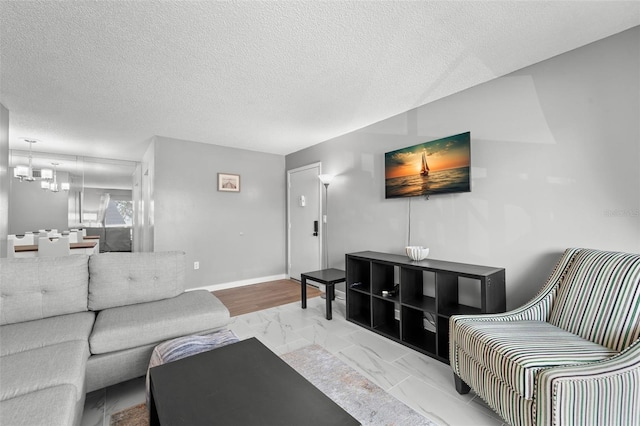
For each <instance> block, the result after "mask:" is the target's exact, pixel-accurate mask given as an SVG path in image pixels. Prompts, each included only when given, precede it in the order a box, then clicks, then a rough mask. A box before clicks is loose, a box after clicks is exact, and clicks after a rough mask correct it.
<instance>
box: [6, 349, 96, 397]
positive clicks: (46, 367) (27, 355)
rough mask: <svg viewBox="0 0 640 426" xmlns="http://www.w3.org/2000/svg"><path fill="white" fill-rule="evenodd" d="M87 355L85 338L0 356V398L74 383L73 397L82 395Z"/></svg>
mask: <svg viewBox="0 0 640 426" xmlns="http://www.w3.org/2000/svg"><path fill="white" fill-rule="evenodd" d="M88 358H89V347H88V345H87V342H86V341H81V340H74V341H72V342H64V343H59V344H56V345H51V346H45V347H42V348H37V349H31V350H28V351H23V352H19V353H15V354H12V355H5V356H3V357H0V377H2V380H1V381H0V400H5V399H11V398H15V397H17V396H20V395H24V394H27V393H30V392H34V391H38V390H41V389H46V388H50V387H52V386H58V385H73V386H74V387H75V400H76V401H79V400H80V399H81V398H84V376H85V369H86V364H87V359H88Z"/></svg>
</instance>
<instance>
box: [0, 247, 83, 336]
mask: <svg viewBox="0 0 640 426" xmlns="http://www.w3.org/2000/svg"><path fill="white" fill-rule="evenodd" d="M87 259H88V256H87V255H73V256H64V257H34V258H18V259H0V324H1V325H4V324H13V323H17V322H22V321H31V320H37V319H42V318H47V317H52V316H56V315H64V314H71V313H74V312H82V311H86V310H87V289H88V282H89V273H88V267H87Z"/></svg>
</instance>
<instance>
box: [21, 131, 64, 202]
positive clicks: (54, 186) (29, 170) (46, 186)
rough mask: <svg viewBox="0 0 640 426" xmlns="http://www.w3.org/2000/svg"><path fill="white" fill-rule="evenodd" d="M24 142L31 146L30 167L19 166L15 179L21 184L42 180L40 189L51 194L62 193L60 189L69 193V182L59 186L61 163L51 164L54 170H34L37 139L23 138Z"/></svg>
mask: <svg viewBox="0 0 640 426" xmlns="http://www.w3.org/2000/svg"><path fill="white" fill-rule="evenodd" d="M22 140H23V141H24V142H26V143H28V144H29V165H28V166H25V165H17V166H15V168H14V169H13V177H15V178H16V179H18V180H19V181H20V182H25V181H26V182H33V181H35V180H36V177H39V178H40V188H42V189H43V190H48V191H51V192H60V189H62V190H63V191H69V189H70V185H69V182H62V183H60V184H58V176H57V175H58V170H57V168H58V166H59V165H60V163H51V165H52V166H53V170H51V169H42V170H34V169H33V152H32V146H33V144H34V143H37V142H38V140H37V139H27V138H22Z"/></svg>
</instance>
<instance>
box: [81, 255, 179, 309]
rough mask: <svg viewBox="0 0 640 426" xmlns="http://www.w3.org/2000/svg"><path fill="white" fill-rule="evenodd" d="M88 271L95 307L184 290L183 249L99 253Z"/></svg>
mask: <svg viewBox="0 0 640 426" xmlns="http://www.w3.org/2000/svg"><path fill="white" fill-rule="evenodd" d="M89 274H90V276H89V309H91V310H92V311H99V310H101V309H107V308H113V307H117V306H125V305H133V304H136V303H144V302H152V301H155V300H161V299H166V298H169V297H175V296H177V295H179V294H180V293H182V292H183V291H184V280H185V260H184V253H183V252H177V251H175V252H159V253H102V254H97V255H93V256H91V259H90V260H89Z"/></svg>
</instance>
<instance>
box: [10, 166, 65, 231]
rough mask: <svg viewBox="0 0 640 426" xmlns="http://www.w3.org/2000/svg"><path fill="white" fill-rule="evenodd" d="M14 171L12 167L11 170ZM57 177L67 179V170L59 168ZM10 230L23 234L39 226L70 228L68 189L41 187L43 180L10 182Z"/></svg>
mask: <svg viewBox="0 0 640 426" xmlns="http://www.w3.org/2000/svg"><path fill="white" fill-rule="evenodd" d="M10 173H11V174H13V169H11V170H10ZM58 180H59V181H61V182H64V181H68V174H67V173H66V172H58ZM9 198H10V201H11V202H10V203H9V233H10V234H24V233H25V232H26V231H37V230H38V229H57V230H59V231H63V230H65V229H69V193H68V192H66V191H62V190H61V191H59V192H57V193H56V192H51V191H43V190H42V189H41V188H40V181H39V180H36V181H34V182H20V181H18V180H17V179H10V182H9Z"/></svg>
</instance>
